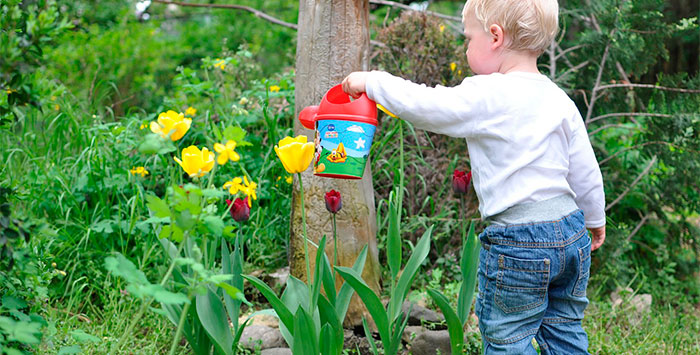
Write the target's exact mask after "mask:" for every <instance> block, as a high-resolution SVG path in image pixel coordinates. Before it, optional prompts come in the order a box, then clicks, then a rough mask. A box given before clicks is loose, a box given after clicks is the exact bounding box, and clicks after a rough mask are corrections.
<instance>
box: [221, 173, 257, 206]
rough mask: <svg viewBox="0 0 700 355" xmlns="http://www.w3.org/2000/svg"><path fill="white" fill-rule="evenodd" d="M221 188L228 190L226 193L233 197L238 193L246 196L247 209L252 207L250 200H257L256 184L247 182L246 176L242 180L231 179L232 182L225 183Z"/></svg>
mask: <svg viewBox="0 0 700 355" xmlns="http://www.w3.org/2000/svg"><path fill="white" fill-rule="evenodd" d="M223 188H224V189H228V192H229V193H230V194H231V195H235V194H237V193H238V192H239V191H240V192H242V193H244V194H246V196H248V207H252V203H251V200H257V199H258V195H257V193H256V189H257V188H258V184H257V183H254V182H250V181H248V177H247V176H244V177H243V178H242V179H241V178H239V177H237V178H233V180H230V181H227V182H226V183H225V184H224V186H223Z"/></svg>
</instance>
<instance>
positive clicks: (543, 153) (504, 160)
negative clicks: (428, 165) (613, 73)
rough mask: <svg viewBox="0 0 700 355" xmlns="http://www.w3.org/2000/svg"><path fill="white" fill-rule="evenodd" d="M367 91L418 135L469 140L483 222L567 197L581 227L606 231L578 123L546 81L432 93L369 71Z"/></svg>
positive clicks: (480, 81) (516, 77)
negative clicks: (582, 222)
mask: <svg viewBox="0 0 700 355" xmlns="http://www.w3.org/2000/svg"><path fill="white" fill-rule="evenodd" d="M366 91H367V95H368V96H369V98H370V99H372V100H374V101H375V102H377V103H379V104H381V105H383V106H384V107H386V108H387V109H388V110H389V111H391V112H393V113H394V114H396V115H397V116H399V117H401V118H402V119H404V120H406V121H408V122H411V123H413V125H414V126H415V127H416V128H420V129H424V130H426V131H431V132H435V133H439V134H445V135H448V136H451V137H461V138H465V139H466V140H467V146H468V147H469V156H470V158H471V168H472V176H473V182H474V189H475V191H476V195H477V197H478V198H479V211H480V212H481V217H482V218H484V219H486V218H488V217H490V216H494V215H496V214H498V213H500V212H503V211H505V210H506V209H507V208H509V207H511V206H515V205H518V204H521V203H528V202H539V201H544V200H547V199H550V198H554V197H557V196H561V195H565V194H569V195H571V196H573V197H574V200H575V201H576V205H578V207H579V208H581V209H582V210H583V213H584V216H585V220H586V227H589V228H595V227H601V226H603V225H605V193H604V191H603V178H602V175H601V173H600V168H599V167H598V162H597V161H596V157H595V155H594V153H593V148H592V147H591V143H590V141H589V139H588V133H587V131H586V127H585V125H584V124H583V119H582V118H581V114H580V113H579V112H578V109H577V108H576V105H575V104H574V103H573V101H571V99H570V98H569V97H568V96H567V95H566V93H565V92H564V91H563V90H561V89H560V88H559V87H558V86H557V85H556V84H554V83H553V82H552V81H551V80H549V78H547V77H546V76H544V75H540V74H535V73H526V72H514V73H508V74H501V73H494V74H490V75H476V76H472V77H469V78H466V79H464V81H462V83H461V84H460V85H458V86H455V87H444V86H440V85H438V86H437V87H435V88H431V87H427V86H425V85H419V84H415V83H412V82H410V81H408V80H404V79H401V78H398V77H395V76H393V75H391V74H389V73H385V72H379V71H372V72H370V73H369V75H368V76H367V82H366Z"/></svg>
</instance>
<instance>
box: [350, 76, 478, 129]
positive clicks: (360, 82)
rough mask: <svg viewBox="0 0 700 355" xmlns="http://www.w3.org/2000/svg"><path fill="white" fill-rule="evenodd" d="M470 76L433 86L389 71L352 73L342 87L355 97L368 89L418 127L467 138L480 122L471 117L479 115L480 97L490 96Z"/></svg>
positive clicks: (394, 111) (368, 94)
mask: <svg viewBox="0 0 700 355" xmlns="http://www.w3.org/2000/svg"><path fill="white" fill-rule="evenodd" d="M472 78H474V77H472ZM472 78H470V79H472ZM470 79H467V80H465V81H464V82H463V83H462V84H461V85H459V86H456V87H444V86H440V85H438V86H437V87H434V88H431V87H427V86H426V85H419V84H416V83H413V82H411V81H408V80H404V79H402V78H399V77H396V76H393V75H391V74H389V73H385V72H379V71H372V72H354V73H351V74H350V75H348V76H347V77H346V78H345V79H344V80H343V82H342V86H343V91H345V92H346V93H347V94H349V95H351V96H353V97H355V98H357V97H359V96H360V94H362V93H363V92H366V93H367V96H368V97H369V98H370V99H372V100H374V101H376V102H377V103H378V104H381V105H382V106H384V107H385V108H386V109H387V110H389V111H391V112H392V113H394V114H395V115H397V116H399V117H401V119H404V120H406V121H409V122H411V123H412V124H413V125H414V126H415V127H416V128H419V129H423V130H426V131H431V132H435V133H439V134H444V135H448V136H451V137H466V136H468V135H469V133H471V132H473V131H474V127H475V125H476V120H473V119H469V118H471V117H479V112H480V110H481V106H482V105H481V104H480V99H481V98H482V97H483V96H484V95H487V94H486V93H484V89H483V88H481V89H479V88H478V87H477V84H476V80H470Z"/></svg>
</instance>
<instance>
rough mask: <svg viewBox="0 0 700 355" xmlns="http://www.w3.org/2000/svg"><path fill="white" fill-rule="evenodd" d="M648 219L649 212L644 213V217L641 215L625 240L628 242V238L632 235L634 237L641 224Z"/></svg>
mask: <svg viewBox="0 0 700 355" xmlns="http://www.w3.org/2000/svg"><path fill="white" fill-rule="evenodd" d="M648 219H649V214H646V215H644V217H642V220H641V221H639V223H637V226H636V227H634V229H633V230H632V233H630V235H628V236H627V242H629V241H630V240H632V237H634V235H635V234H637V232H638V231H639V229H640V228H642V226H643V225H644V224H645V223H647V220H648Z"/></svg>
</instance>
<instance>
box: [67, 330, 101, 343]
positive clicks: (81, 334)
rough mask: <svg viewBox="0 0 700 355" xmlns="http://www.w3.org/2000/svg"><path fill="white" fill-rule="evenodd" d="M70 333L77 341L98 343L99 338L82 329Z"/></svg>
mask: <svg viewBox="0 0 700 355" xmlns="http://www.w3.org/2000/svg"><path fill="white" fill-rule="evenodd" d="M70 335H71V336H72V337H73V339H75V341H77V342H78V343H86V342H88V341H89V342H93V343H99V342H100V338H98V337H96V336H94V335H90V334H88V333H85V331H84V330H82V329H77V330H74V331H72V332H70Z"/></svg>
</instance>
